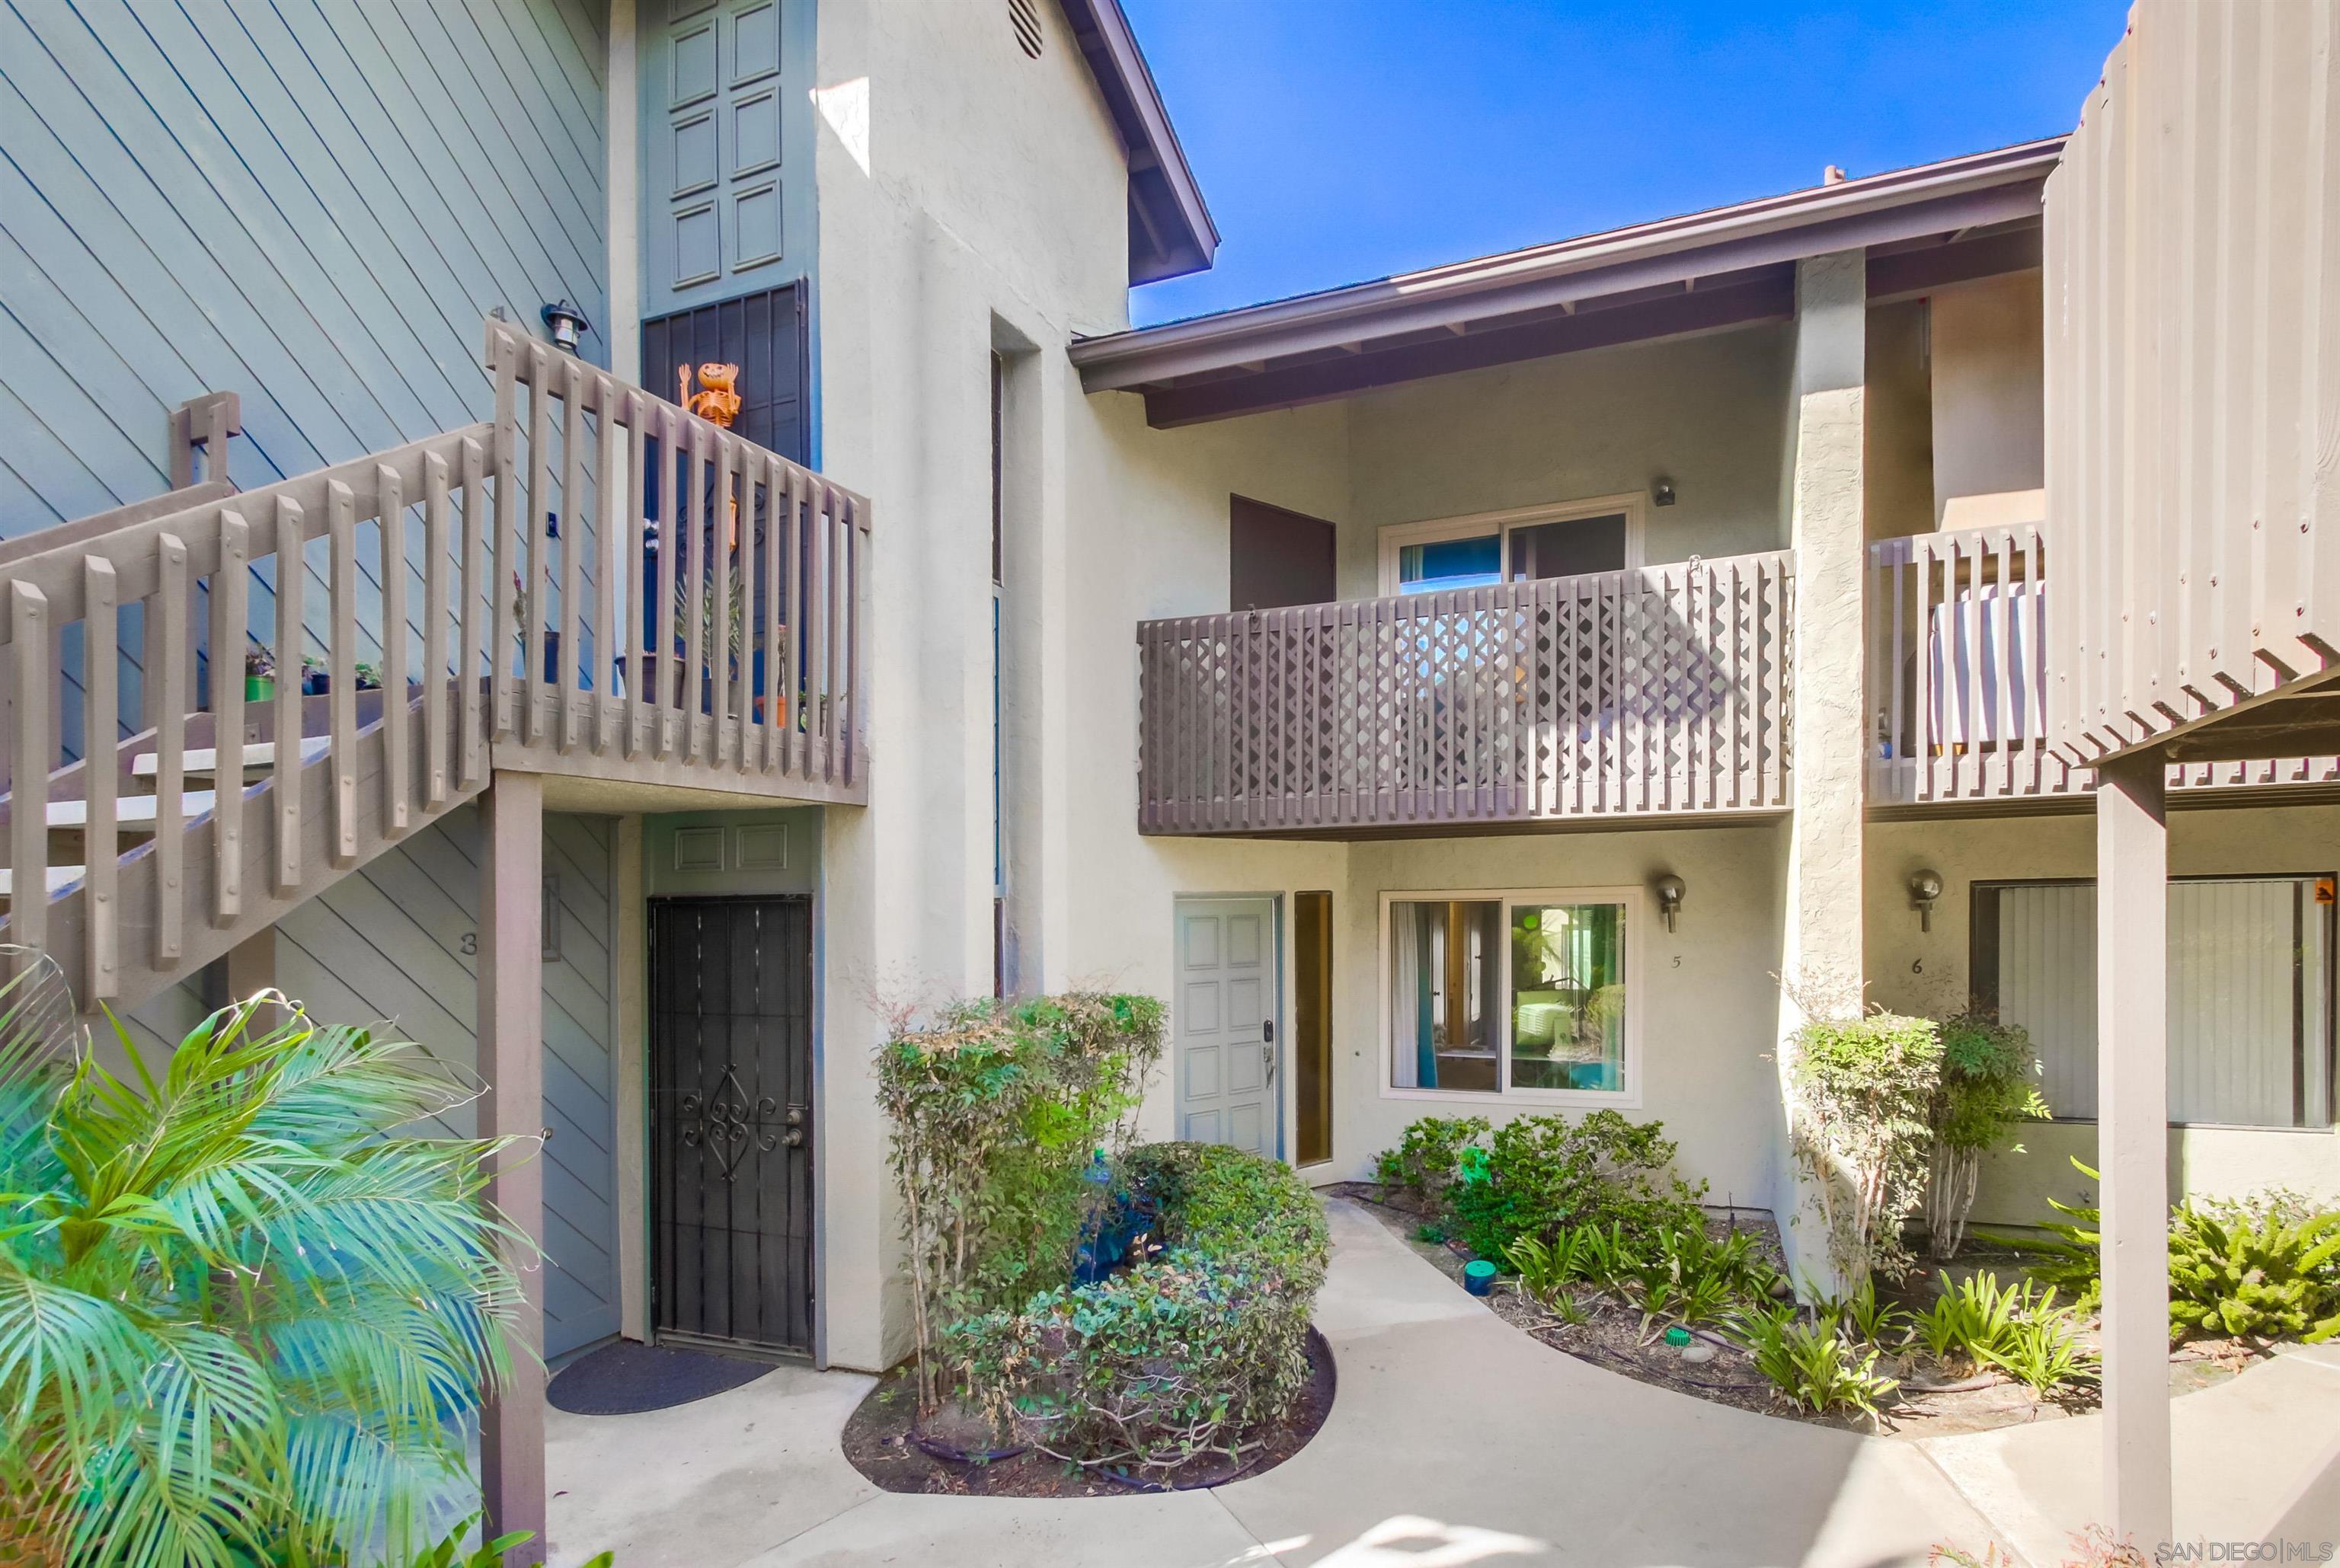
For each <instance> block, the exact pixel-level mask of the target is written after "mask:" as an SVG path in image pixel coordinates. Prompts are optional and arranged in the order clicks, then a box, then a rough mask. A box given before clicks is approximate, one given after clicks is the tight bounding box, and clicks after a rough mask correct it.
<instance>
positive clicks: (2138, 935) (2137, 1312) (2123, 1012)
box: [2096, 749, 2170, 1557]
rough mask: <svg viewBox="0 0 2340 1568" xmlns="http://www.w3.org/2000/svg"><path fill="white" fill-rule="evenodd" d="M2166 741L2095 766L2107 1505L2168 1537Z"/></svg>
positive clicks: (2116, 1517) (2133, 1523) (2136, 1526)
mask: <svg viewBox="0 0 2340 1568" xmlns="http://www.w3.org/2000/svg"><path fill="white" fill-rule="evenodd" d="M2164 769H2165V763H2164V759H2163V757H2162V755H2161V754H2160V752H2159V750H2158V749H2155V750H2150V751H2147V752H2145V753H2142V754H2134V755H2131V756H2127V757H2123V758H2122V759H2120V760H2119V761H2117V762H2112V763H2105V764H2098V766H2097V800H2096V804H2097V1166H2098V1169H2100V1170H2101V1172H2102V1173H2103V1178H2104V1180H2103V1186H2102V1191H2101V1193H2100V1194H2099V1198H2098V1202H2099V1205H2100V1208H2101V1210H2102V1213H2103V1220H2102V1232H2103V1250H2104V1280H2105V1285H2104V1290H2105V1306H2104V1355H2105V1369H2104V1379H2105V1382H2104V1387H2105V1423H2104V1487H2105V1492H2104V1512H2103V1514H2102V1515H2101V1517H2102V1518H2103V1519H2104V1520H2105V1521H2106V1523H2107V1525H2108V1526H2109V1527H2110V1528H2111V1530H2112V1532H2113V1533H2114V1535H2115V1536H2116V1537H2125V1538H2127V1540H2129V1541H2131V1542H2133V1543H2136V1544H2137V1547H2138V1548H2139V1549H2140V1550H2142V1551H2143V1552H2144V1553H2146V1554H2147V1557H2151V1556H2152V1554H2153V1551H2154V1548H2155V1546H2156V1545H2157V1544H2158V1543H2161V1542H2165V1541H2167V1540H2169V1539H2170V1494H2169V1487H2170V1480H2169V1141H2168V1139H2169V1134H2168V1126H2169V1028H2168V1023H2169V1020H2168V1010H2169V993H2168V986H2169V977H2168V968H2169V825H2168V815H2167V808H2166V801H2165V799H2164V792H2165V790H2166V787H2167V786H2166V774H2165V771H2164Z"/></svg>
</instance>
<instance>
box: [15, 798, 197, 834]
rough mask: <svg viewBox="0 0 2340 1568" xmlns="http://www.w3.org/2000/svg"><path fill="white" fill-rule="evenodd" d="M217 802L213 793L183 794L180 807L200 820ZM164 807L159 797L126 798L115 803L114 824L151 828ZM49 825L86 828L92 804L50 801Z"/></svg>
mask: <svg viewBox="0 0 2340 1568" xmlns="http://www.w3.org/2000/svg"><path fill="white" fill-rule="evenodd" d="M217 798H218V797H217V795H216V794H215V793H214V792H213V791H211V790H207V789H191V790H186V791H183V792H182V793H181V794H180V796H179V804H180V806H181V808H182V810H183V813H184V814H186V815H187V816H189V817H198V816H201V815H202V814H203V813H205V812H207V811H209V810H211V809H212V804H213V802H214V801H215V800H216V799H217ZM161 804H162V797H161V796H160V795H151V794H133V795H124V796H122V797H121V798H120V799H119V800H116V801H115V802H114V821H115V822H117V823H120V824H121V825H122V826H124V827H137V826H140V825H142V824H143V825H145V826H150V827H151V826H153V825H154V816H155V813H156V811H157V809H158V808H159V807H160V806H161ZM49 825H50V826H51V827H53V828H58V827H87V826H88V825H89V802H87V801H85V800H53V801H51V802H50V803H49Z"/></svg>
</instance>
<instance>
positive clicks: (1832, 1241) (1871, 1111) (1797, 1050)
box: [1789, 1012, 1942, 1287]
mask: <svg viewBox="0 0 2340 1568" xmlns="http://www.w3.org/2000/svg"><path fill="white" fill-rule="evenodd" d="M1941 1060H1942V1040H1941V1034H1940V1031H1939V1030H1938V1027H1937V1026H1936V1025H1935V1023H1934V1022H1933V1021H1932V1020H1930V1019H1923V1018H1903V1017H1901V1016H1899V1014H1896V1013H1889V1012H1877V1013H1871V1014H1869V1016H1868V1017H1866V1018H1851V1019H1826V1018H1821V1019H1814V1020H1812V1021H1810V1022H1808V1023H1806V1024H1805V1025H1804V1026H1803V1027H1802V1028H1800V1029H1799V1030H1798V1031H1796V1036H1795V1041H1794V1055H1793V1058H1792V1065H1791V1068H1790V1082H1791V1083H1792V1085H1793V1087H1794V1090H1795V1099H1796V1103H1795V1105H1794V1106H1793V1108H1792V1115H1791V1116H1790V1122H1789V1137H1790V1148H1791V1149H1792V1151H1793V1153H1794V1155H1795V1158H1796V1161H1797V1163H1798V1164H1800V1166H1802V1167H1803V1169H1804V1171H1805V1174H1806V1175H1807V1176H1809V1177H1810V1178H1811V1183H1812V1188H1813V1192H1814V1196H1815V1198H1816V1199H1817V1201H1818V1202H1819V1209H1820V1217H1821V1218H1822V1220H1823V1221H1824V1222H1825V1224H1826V1226H1827V1228H1828V1245H1829V1262H1830V1263H1832V1264H1834V1265H1835V1267H1836V1268H1837V1270H1838V1271H1839V1273H1840V1274H1842V1275H1843V1277H1844V1284H1845V1286H1846V1287H1858V1286H1859V1283H1860V1282H1861V1281H1862V1280H1864V1279H1866V1278H1868V1277H1869V1275H1870V1274H1871V1273H1872V1272H1881V1273H1883V1274H1885V1275H1886V1276H1887V1277H1890V1278H1897V1279H1898V1278H1899V1277H1901V1276H1902V1275H1903V1274H1905V1273H1907V1272H1908V1271H1909V1252H1908V1250H1907V1249H1906V1248H1904V1247H1903V1246H1902V1244H1901V1225H1902V1222H1903V1221H1904V1220H1906V1219H1907V1218H1909V1216H1910V1215H1912V1214H1914V1213H1916V1212H1917V1209H1918V1206H1919V1201H1920V1199H1921V1198H1923V1197H1924V1195H1925V1188H1926V1175H1927V1167H1928V1153H1927V1151H1928V1149H1929V1148H1930V1147H1931V1144H1932V1134H1931V1131H1930V1129H1929V1126H1928V1123H1927V1112H1928V1109H1929V1105H1930V1103H1931V1100H1932V1098H1933V1093H1934V1088H1935V1084H1936V1082H1937V1080H1938V1078H1939V1077H1940V1073H1941Z"/></svg>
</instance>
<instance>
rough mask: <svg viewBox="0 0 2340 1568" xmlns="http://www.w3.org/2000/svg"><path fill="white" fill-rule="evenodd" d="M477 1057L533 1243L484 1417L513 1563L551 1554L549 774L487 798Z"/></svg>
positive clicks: (522, 1222)
mask: <svg viewBox="0 0 2340 1568" xmlns="http://www.w3.org/2000/svg"><path fill="white" fill-rule="evenodd" d="M480 835H481V853H480V906H479V919H480V983H479V1018H478V1029H479V1063H480V1072H481V1077H483V1078H484V1079H485V1080H487V1092H486V1094H485V1095H484V1096H483V1097H482V1098H481V1102H480V1135H481V1137H483V1138H498V1139H512V1140H513V1141H512V1143H511V1146H510V1147H509V1148H506V1149H502V1150H501V1151H499V1152H498V1153H497V1154H496V1155H495V1156H494V1157H493V1163H492V1165H491V1175H490V1177H489V1178H488V1190H487V1200H488V1201H489V1202H490V1203H491V1204H493V1205H494V1206H495V1207H496V1208H498V1209H499V1210H501V1213H502V1214H503V1217H504V1218H506V1219H508V1220H510V1221H511V1223H512V1225H513V1226H515V1227H516V1228H519V1229H521V1231H524V1232H525V1233H526V1234H527V1235H528V1236H529V1237H530V1238H532V1240H533V1241H534V1242H535V1244H536V1249H535V1250H532V1251H531V1252H530V1253H525V1254H523V1255H521V1256H518V1257H514V1258H513V1259H512V1264H513V1267H514V1268H515V1270H516V1272H517V1273H518V1274H519V1276H520V1281H521V1306H520V1313H519V1318H518V1321H517V1322H516V1323H515V1324H514V1326H513V1335H512V1338H513V1343H512V1345H511V1378H510V1380H509V1381H508V1382H507V1383H506V1384H505V1385H504V1386H503V1387H502V1388H501V1389H500V1390H498V1391H497V1393H496V1394H495V1395H493V1396H492V1397H491V1398H490V1400H489V1401H488V1404H487V1407H486V1408H485V1409H484V1410H483V1411H481V1415H480V1491H481V1501H482V1503H483V1504H485V1506H486V1509H487V1515H488V1517H487V1528H486V1534H487V1535H488V1536H489V1537H490V1538H491V1539H492V1538H493V1537H495V1536H497V1535H500V1534H503V1533H508V1532H511V1531H515V1530H525V1531H528V1532H530V1533H531V1534H532V1535H533V1536H534V1537H535V1539H534V1540H533V1541H532V1542H531V1543H530V1544H529V1545H526V1546H522V1547H517V1548H515V1549H514V1550H513V1551H512V1553H511V1563H512V1565H513V1568H520V1565H521V1564H523V1563H534V1562H536V1561H538V1560H539V1559H540V1558H541V1557H545V1556H548V1555H549V1554H550V1553H548V1552H547V1550H546V1545H547V1543H546V1542H545V1540H544V1504H545V1481H544V1363H543V1361H542V1359H541V1356H542V1353H543V1349H544V1262H543V1259H542V1257H541V1254H540V1249H541V1247H542V1246H543V1243H544V1161H543V1156H542V1154H541V1152H540V1137H541V1134H542V1132H543V1129H544V976H543V962H544V902H543V887H544V780H543V778H542V777H541V776H540V775H539V774H521V773H499V774H496V775H495V776H494V778H493V780H492V781H491V783H490V784H489V786H488V790H487V793H486V794H482V795H481V797H480Z"/></svg>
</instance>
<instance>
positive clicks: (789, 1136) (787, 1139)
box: [780, 1127, 804, 1149]
mask: <svg viewBox="0 0 2340 1568" xmlns="http://www.w3.org/2000/svg"><path fill="white" fill-rule="evenodd" d="M780 1141H781V1142H782V1143H785V1144H787V1145H788V1147H789V1148H790V1149H802V1148H803V1147H804V1129H803V1128H801V1127H791V1128H789V1129H788V1131H786V1132H784V1133H782V1134H781V1135H780Z"/></svg>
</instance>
